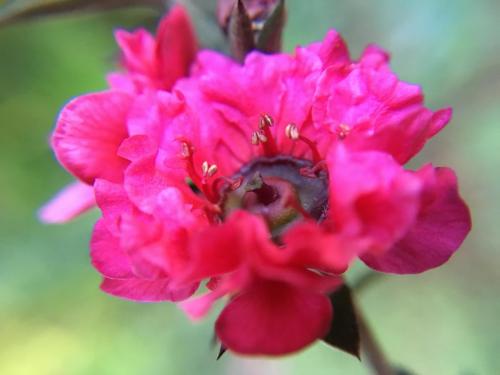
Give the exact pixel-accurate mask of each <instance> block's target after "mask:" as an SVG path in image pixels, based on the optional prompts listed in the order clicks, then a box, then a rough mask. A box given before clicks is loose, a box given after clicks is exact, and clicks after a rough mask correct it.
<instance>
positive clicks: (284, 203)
mask: <svg viewBox="0 0 500 375" xmlns="http://www.w3.org/2000/svg"><path fill="white" fill-rule="evenodd" d="M313 167H314V165H313V163H312V162H311V161H308V160H302V159H295V158H293V157H290V156H283V155H280V156H274V157H260V158H257V159H254V160H253V161H251V162H249V163H248V164H246V165H244V166H243V167H242V168H241V169H240V170H239V171H238V172H237V173H236V174H235V175H233V176H232V177H231V178H230V180H232V181H238V184H237V185H236V186H235V185H232V186H224V187H222V188H221V191H220V192H219V194H220V196H221V197H222V200H221V202H222V203H221V208H222V212H223V214H222V216H223V218H224V217H226V216H228V215H229V214H230V213H231V212H232V211H234V210H236V209H244V210H247V211H250V212H252V213H254V214H256V215H261V216H262V217H264V218H265V219H266V221H267V223H268V225H269V228H270V230H271V232H272V234H273V237H278V236H279V235H280V234H281V233H282V232H283V231H284V230H285V229H286V228H287V227H288V226H289V225H290V224H291V223H293V222H294V221H295V220H297V219H299V218H300V217H308V218H311V219H314V220H316V221H320V220H322V219H323V217H324V215H325V213H326V210H327V207H328V174H327V172H326V171H325V170H323V169H319V170H317V171H314V169H313Z"/></svg>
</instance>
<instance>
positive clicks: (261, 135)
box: [257, 132, 268, 143]
mask: <svg viewBox="0 0 500 375" xmlns="http://www.w3.org/2000/svg"><path fill="white" fill-rule="evenodd" d="M257 137H259V141H261V142H262V143H266V142H267V141H268V139H267V137H266V136H265V134H264V133H261V132H257Z"/></svg>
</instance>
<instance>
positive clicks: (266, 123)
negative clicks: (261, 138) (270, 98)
mask: <svg viewBox="0 0 500 375" xmlns="http://www.w3.org/2000/svg"><path fill="white" fill-rule="evenodd" d="M273 125H274V120H273V118H272V117H271V116H269V115H268V114H264V115H262V116H261V117H260V122H259V128H260V129H261V130H264V129H265V128H270V127H271V126H273Z"/></svg>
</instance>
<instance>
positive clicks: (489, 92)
mask: <svg viewBox="0 0 500 375" xmlns="http://www.w3.org/2000/svg"><path fill="white" fill-rule="evenodd" d="M185 2H186V1H185ZM287 2H288V5H289V23H288V28H287V30H286V32H285V35H284V37H285V39H284V43H285V47H286V49H287V50H292V49H293V47H294V46H295V45H296V44H297V43H301V44H304V43H309V42H311V41H313V40H317V39H320V38H322V37H323V35H324V34H325V32H326V30H327V29H328V28H330V27H335V28H337V29H338V30H339V31H341V32H342V33H343V35H344V36H345V37H346V39H347V41H348V43H349V45H350V46H351V49H352V51H353V54H354V55H355V56H357V55H359V53H360V51H361V50H362V48H363V46H364V45H366V44H367V43H369V42H377V43H378V44H380V45H381V46H383V47H384V48H386V49H388V50H389V51H391V53H392V55H393V67H394V70H395V71H396V72H398V73H399V75H400V76H401V77H402V78H403V79H405V80H408V81H412V82H418V83H421V84H422V85H423V87H424V90H425V92H426V97H427V102H428V104H429V105H430V106H431V107H433V108H438V107H442V106H446V105H452V106H453V107H454V109H455V112H454V120H453V121H452V123H451V124H450V126H449V127H448V128H447V129H446V130H445V131H444V132H443V133H442V134H441V135H439V136H438V137H436V138H435V139H434V140H433V141H431V143H430V144H429V145H428V146H427V147H426V149H425V152H424V154H423V155H422V156H421V157H420V158H419V160H418V162H417V163H415V165H418V164H422V163H426V162H428V161H432V162H433V163H434V164H437V165H440V164H442V165H451V166H453V167H454V168H455V169H456V171H457V173H458V176H459V180H460V184H461V188H462V193H463V195H464V197H465V198H466V200H467V201H468V202H469V203H470V206H471V209H472V214H473V219H474V229H473V231H472V234H471V236H470V237H469V238H468V239H467V240H466V242H465V244H464V246H463V247H462V249H461V250H460V251H459V252H458V253H457V254H456V255H455V256H454V257H453V259H452V260H451V261H450V262H449V263H448V264H447V265H446V266H444V267H442V268H440V269H437V270H434V271H431V272H428V273H426V274H424V275H420V276H409V277H398V276H394V277H385V278H383V279H381V280H379V281H378V282H376V283H373V284H372V285H369V286H367V287H365V288H364V289H363V290H362V292H361V293H359V295H358V298H359V299H360V303H361V305H362V307H363V308H364V310H365V313H366V315H367V317H368V320H369V321H370V323H371V324H372V327H373V330H374V331H375V333H376V335H377V336H378V338H379V339H380V341H381V343H382V345H383V347H384V349H385V350H386V352H387V353H388V355H389V356H390V358H391V359H392V360H393V361H394V362H395V363H397V364H402V365H404V366H405V367H407V368H408V369H410V370H413V371H415V372H416V373H417V374H440V375H461V374H463V375H465V374H470V375H473V374H477V375H483V374H484V375H489V374H495V373H497V371H498V369H499V368H500V357H499V356H498V348H499V347H500V328H499V326H498V317H499V316H500V299H499V298H498V293H499V286H500V273H499V272H498V269H499V268H500V231H499V230H498V220H499V218H500V203H499V200H498V197H499V196H500V175H499V173H498V170H499V166H500V151H499V150H500V106H499V105H498V103H499V102H500V94H499V93H500V76H499V75H498V71H499V70H500V38H498V37H497V35H498V34H499V26H498V19H497V18H498V14H500V3H499V2H498V1H496V0H477V1H474V2H472V1H469V0H456V1H449V0H420V1H417V0H411V1H404V2H403V1H400V0H379V1H364V0H338V1H331V0H315V1H308V2H306V1H301V0H289V1H287ZM194 3H196V2H195V1H194V0H192V1H190V2H189V4H188V5H190V6H191V9H194V11H193V14H195V15H196V16H197V17H201V16H206V15H207V14H208V13H207V9H208V8H209V6H210V5H213V4H210V2H209V1H206V0H199V1H198V5H202V7H197V8H193V5H196V4H194ZM150 17H151V14H150V13H147V14H145V13H144V12H137V11H119V12H113V13H109V12H108V13H106V14H94V15H82V16H75V15H73V16H71V17H58V18H50V19H49V18H45V19H43V20H41V21H37V22H34V23H20V24H16V25H11V26H9V27H5V28H2V29H0V56H1V58H0V126H1V133H0V134H1V136H0V171H1V173H0V301H1V307H0V321H1V322H2V324H1V325H0V374H6V375H11V374H15V375H18V374H29V375H31V374H37V375H53V374H64V375H67V374H69V375H76V374H78V375H80V374H106V375H107V374H120V375H127V374H151V375H156V374H196V373H200V374H201V373H203V374H243V375H245V374H266V375H267V374H305V373H307V374H313V375H323V374H325V375H326V374H354V375H356V374H367V370H366V369H365V368H364V367H363V365H362V364H361V363H360V362H358V361H357V360H356V359H353V358H352V357H351V356H349V355H346V354H344V353H341V352H340V351H333V350H332V349H331V348H329V347H328V346H326V345H324V344H320V343H318V344H316V345H314V346H313V347H311V348H309V349H307V350H306V351H304V352H303V353H300V354H299V355H296V356H292V357H288V358H284V359H280V360H272V361H268V360H262V359H259V360H249V359H241V358H236V357H234V356H232V355H231V354H228V353H226V355H225V356H224V357H223V358H221V360H219V361H218V362H216V361H215V360H214V359H215V357H216V355H217V349H218V348H211V347H210V340H211V336H212V327H211V325H212V323H213V316H212V319H207V320H206V321H204V322H202V323H199V324H196V325H193V324H192V323H191V322H189V321H188V320H187V319H186V318H185V317H184V316H183V314H182V313H181V312H179V311H178V310H177V309H176V308H175V307H174V306H173V305H169V304H157V305H140V304H134V303H130V302H126V301H121V300H118V299H115V298H112V297H108V296H106V295H104V294H103V293H101V292H100V291H99V290H98V289H97V287H98V283H99V277H98V275H97V273H96V272H95V271H94V270H93V269H92V267H91V266H90V264H89V259H88V255H87V253H88V250H87V243H88V239H89V234H90V230H91V226H92V223H93V222H94V220H95V218H96V217H97V213H95V212H94V213H91V214H87V215H85V216H84V217H82V218H80V219H78V220H76V221H75V222H73V223H70V224H68V225H65V226H44V225H42V224H40V223H38V221H37V219H36V216H35V212H36V210H37V208H38V207H39V206H40V205H41V204H42V203H43V202H44V201H45V200H47V199H48V198H49V197H50V196H51V195H52V194H53V193H54V192H56V191H57V189H58V188H59V187H61V186H62V185H63V184H64V183H66V182H68V181H70V180H71V178H70V176H68V175H67V174H66V173H64V171H62V170H61V169H60V167H59V166H58V165H57V164H56V162H55V161H54V158H53V156H52V153H51V151H50V149H49V147H48V143H47V139H48V135H49V133H50V131H51V129H52V126H53V123H54V119H55V116H56V114H57V112H58V111H59V109H60V108H61V106H62V105H63V104H64V103H65V102H66V101H67V100H68V99H69V98H71V97H72V96H75V95H79V94H82V93H84V92H89V91H95V90H100V89H103V88H105V82H104V75H105V73H106V72H107V71H109V70H111V69H112V68H113V66H114V60H115V59H114V57H115V56H116V47H115V44H114V42H113V39H112V30H113V29H114V28H115V27H117V26H119V25H121V26H123V27H126V28H132V27H135V26H138V25H140V24H143V23H145V22H146V21H150V20H151V18H150ZM199 21H200V22H198V24H199V25H201V26H199V32H200V36H201V37H202V40H203V41H204V42H205V43H206V44H208V43H210V44H213V43H216V42H217V43H219V42H220V40H221V39H220V35H219V34H218V33H217V32H214V31H210V30H209V29H208V28H207V25H212V24H213V23H214V22H215V21H214V20H212V19H209V20H207V19H201V18H200V19H199ZM357 271H358V272H363V269H362V267H361V266H359V267H358V270H357ZM350 276H352V277H355V275H350Z"/></svg>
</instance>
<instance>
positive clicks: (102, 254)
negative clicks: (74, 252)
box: [90, 219, 134, 279]
mask: <svg viewBox="0 0 500 375" xmlns="http://www.w3.org/2000/svg"><path fill="white" fill-rule="evenodd" d="M90 258H91V259H92V265H93V266H94V267H95V268H96V269H97V270H98V271H99V272H100V273H101V274H102V275H103V276H105V277H110V278H114V279H128V278H133V277H134V274H133V272H132V266H131V264H130V260H129V258H128V256H127V254H125V252H124V251H123V250H122V249H120V240H119V238H117V237H113V236H112V234H111V233H110V232H109V230H108V229H107V228H106V224H105V222H104V219H101V220H99V221H98V222H97V223H96V225H95V227H94V232H93V233H92V239H91V240H90Z"/></svg>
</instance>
